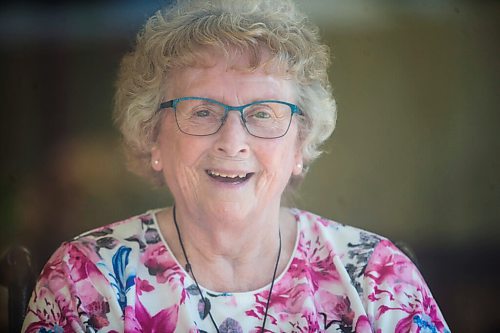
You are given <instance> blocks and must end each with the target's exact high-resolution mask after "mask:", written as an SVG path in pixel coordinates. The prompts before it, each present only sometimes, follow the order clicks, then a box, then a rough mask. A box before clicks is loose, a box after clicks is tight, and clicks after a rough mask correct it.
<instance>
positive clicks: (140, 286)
mask: <svg viewBox="0 0 500 333" xmlns="http://www.w3.org/2000/svg"><path fill="white" fill-rule="evenodd" d="M154 289H155V287H153V286H152V285H150V284H149V281H148V280H143V279H141V278H139V277H136V278H135V290H136V291H137V295H142V292H143V291H144V292H150V291H153V290H154Z"/></svg>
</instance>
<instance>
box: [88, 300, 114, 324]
mask: <svg viewBox="0 0 500 333" xmlns="http://www.w3.org/2000/svg"><path fill="white" fill-rule="evenodd" d="M85 309H86V310H87V314H88V316H89V325H90V326H92V327H93V328H96V329H101V328H103V327H106V326H108V325H109V320H108V318H107V316H106V314H107V313H109V303H108V302H106V300H104V299H103V298H102V297H100V299H98V300H96V301H94V302H92V303H90V304H87V305H86V306H85Z"/></svg>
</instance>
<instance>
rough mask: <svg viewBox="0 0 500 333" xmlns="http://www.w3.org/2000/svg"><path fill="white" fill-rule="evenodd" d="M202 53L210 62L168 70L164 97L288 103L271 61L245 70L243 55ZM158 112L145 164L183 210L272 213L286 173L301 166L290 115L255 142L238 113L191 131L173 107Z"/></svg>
mask: <svg viewBox="0 0 500 333" xmlns="http://www.w3.org/2000/svg"><path fill="white" fill-rule="evenodd" d="M206 57H207V58H206V60H207V61H206V63H209V64H210V65H203V66H199V67H198V66H193V67H189V68H185V69H182V70H176V71H173V72H171V73H169V74H170V76H169V82H171V83H170V84H169V85H168V86H167V87H166V88H165V90H164V101H167V100H170V99H174V98H179V97H186V96H196V97H206V98H211V99H214V100H216V101H219V102H222V103H225V104H227V105H231V106H238V105H244V104H247V103H251V102H254V101H257V100H265V99H275V100H281V101H285V102H290V103H295V102H296V100H295V95H294V89H293V82H291V81H290V80H288V79H286V78H284V77H283V76H280V75H279V74H276V73H274V74H273V72H272V69H273V67H272V65H267V67H266V68H265V69H264V68H262V67H259V68H258V69H257V70H255V71H249V70H247V68H248V63H249V60H248V58H247V57H246V56H241V57H238V58H237V59H236V57H235V59H234V60H231V61H228V59H227V58H225V57H224V56H221V55H214V54H211V53H207V55H206ZM204 63H205V62H204ZM163 112H165V115H164V117H163V120H162V124H161V129H160V133H159V136H158V139H157V142H156V144H155V146H154V147H153V149H152V161H151V162H152V166H153V168H154V169H155V170H156V171H161V172H162V173H163V175H164V178H165V181H166V184H167V186H168V187H169V189H170V191H171V192H172V194H173V196H174V198H175V201H176V204H177V205H178V206H179V207H180V206H181V205H182V207H184V208H187V209H188V210H190V212H191V213H200V212H201V213H203V214H204V215H203V216H205V215H206V214H209V215H211V216H217V217H224V216H225V217H230V218H235V219H244V218H245V217H249V216H251V215H252V213H257V212H265V211H266V210H268V211H269V210H276V209H277V208H278V207H279V206H280V199H281V195H282V193H283V191H284V189H285V187H286V185H287V183H288V181H289V179H290V177H291V176H292V175H293V174H295V175H298V174H300V172H301V171H302V170H301V168H302V166H301V164H302V155H301V152H300V144H299V142H298V128H297V124H296V120H295V119H292V123H291V125H290V129H289V131H288V133H287V134H286V135H285V136H283V137H281V138H276V139H262V138H257V137H253V136H251V135H250V134H249V133H248V132H247V131H246V129H245V128H244V126H243V124H242V122H241V118H240V113H239V112H237V111H236V112H229V114H228V117H227V120H226V122H225V123H224V125H223V126H222V128H221V129H220V130H219V131H218V132H217V133H215V134H213V135H210V136H191V135H187V134H184V133H182V132H180V131H179V129H178V127H177V124H176V121H175V115H174V113H173V109H165V110H164V111H163ZM293 118H295V116H294V117H293ZM155 161H158V162H155Z"/></svg>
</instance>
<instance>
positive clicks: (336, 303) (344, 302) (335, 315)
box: [317, 290, 354, 326]
mask: <svg viewBox="0 0 500 333" xmlns="http://www.w3.org/2000/svg"><path fill="white" fill-rule="evenodd" d="M318 294H319V295H317V296H318V297H319V300H320V307H321V309H323V311H322V312H323V313H324V314H325V315H326V318H327V320H328V321H332V320H334V321H337V322H342V323H344V324H346V325H348V326H352V323H353V319H354V311H352V309H351V301H350V300H349V298H348V297H347V296H342V295H334V294H332V293H330V292H329V291H326V290H321V291H320V292H319V293H318Z"/></svg>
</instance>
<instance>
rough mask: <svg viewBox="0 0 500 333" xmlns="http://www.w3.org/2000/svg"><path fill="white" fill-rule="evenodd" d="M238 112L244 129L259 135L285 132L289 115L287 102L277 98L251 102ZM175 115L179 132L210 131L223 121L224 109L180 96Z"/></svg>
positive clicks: (217, 104) (195, 133) (262, 136)
mask: <svg viewBox="0 0 500 333" xmlns="http://www.w3.org/2000/svg"><path fill="white" fill-rule="evenodd" d="M230 111H231V110H230ZM234 111H237V112H239V110H234ZM240 113H241V117H242V119H243V124H244V126H245V127H246V129H247V131H248V132H249V133H250V134H251V135H254V136H257V137H261V138H277V137H280V136H283V135H285V134H286V132H287V131H288V127H289V126H290V122H291V118H292V110H291V108H290V106H289V105H287V104H285V103H280V102H263V103H253V104H250V105H248V106H246V107H245V108H243V110H242V111H241V112H240ZM175 115H176V120H177V124H178V126H179V129H180V130H181V131H182V132H184V133H186V134H191V135H210V134H214V133H216V132H217V131H218V130H219V129H220V127H221V126H222V125H223V123H224V121H225V118H226V117H227V112H226V107H224V105H222V104H219V103H215V102H212V101H208V100H200V99H181V100H179V101H177V103H176V105H175Z"/></svg>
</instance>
